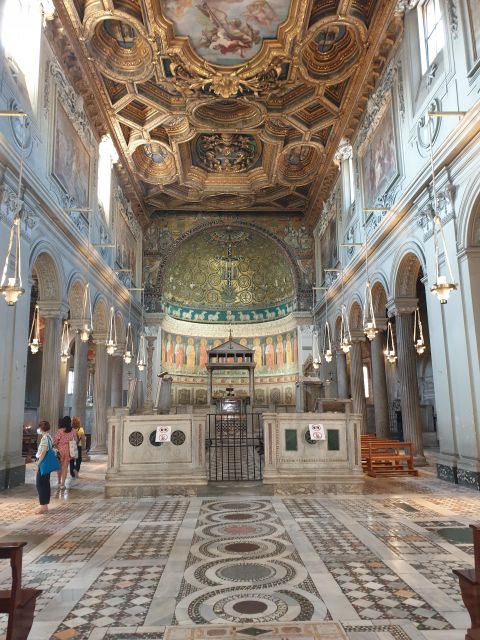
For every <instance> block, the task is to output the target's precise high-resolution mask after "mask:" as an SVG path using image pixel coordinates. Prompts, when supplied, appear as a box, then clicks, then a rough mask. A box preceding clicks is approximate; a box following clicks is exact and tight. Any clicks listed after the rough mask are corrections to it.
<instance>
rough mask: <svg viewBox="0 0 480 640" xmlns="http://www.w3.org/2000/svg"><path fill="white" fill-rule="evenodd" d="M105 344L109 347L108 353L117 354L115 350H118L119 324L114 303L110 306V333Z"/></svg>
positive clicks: (110, 354)
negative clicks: (117, 324) (116, 319)
mask: <svg viewBox="0 0 480 640" xmlns="http://www.w3.org/2000/svg"><path fill="white" fill-rule="evenodd" d="M105 345H106V347H107V353H108V355H109V356H113V355H115V351H116V350H117V326H116V324H115V307H114V306H113V305H112V306H111V307H110V316H109V321H108V333H107V339H106V341H105Z"/></svg>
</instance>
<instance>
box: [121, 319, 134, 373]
mask: <svg viewBox="0 0 480 640" xmlns="http://www.w3.org/2000/svg"><path fill="white" fill-rule="evenodd" d="M132 358H133V333H132V323H131V322H129V323H128V324H127V333H126V335H125V352H124V354H123V361H124V362H125V364H130V363H131V362H132Z"/></svg>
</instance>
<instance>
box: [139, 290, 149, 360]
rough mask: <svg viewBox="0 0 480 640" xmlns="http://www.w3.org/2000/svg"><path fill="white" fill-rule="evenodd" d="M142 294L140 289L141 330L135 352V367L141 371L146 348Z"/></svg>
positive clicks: (145, 357) (145, 358) (145, 356)
mask: <svg viewBox="0 0 480 640" xmlns="http://www.w3.org/2000/svg"><path fill="white" fill-rule="evenodd" d="M143 296H144V291H143V289H142V296H141V303H142V331H141V333H140V338H139V341H138V354H137V369H138V370H139V371H143V370H144V369H145V367H146V365H147V348H146V340H145V325H144V319H143Z"/></svg>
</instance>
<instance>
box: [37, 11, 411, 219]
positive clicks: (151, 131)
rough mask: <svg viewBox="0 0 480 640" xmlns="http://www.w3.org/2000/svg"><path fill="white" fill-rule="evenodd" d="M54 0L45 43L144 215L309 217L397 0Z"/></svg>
mask: <svg viewBox="0 0 480 640" xmlns="http://www.w3.org/2000/svg"><path fill="white" fill-rule="evenodd" d="M55 5H56V9H57V17H56V19H55V20H54V21H52V24H51V25H50V26H49V30H50V34H51V36H52V38H51V40H52V43H53V44H54V46H57V48H58V46H59V42H60V41H61V43H62V46H64V47H66V48H69V49H70V58H69V60H70V66H71V67H73V66H75V65H76V66H77V67H80V68H81V70H82V72H83V73H84V74H85V75H86V76H87V78H88V83H87V84H88V85H89V88H88V90H89V91H90V98H91V100H93V101H95V102H96V103H97V106H98V109H99V110H100V111H101V113H102V114H103V116H104V119H105V123H106V128H107V129H109V130H110V131H111V133H112V134H113V136H114V138H115V141H116V143H117V146H118V148H119V151H120V157H121V160H120V162H121V169H122V172H123V174H124V178H125V179H126V180H127V181H128V182H130V184H131V194H130V195H132V194H133V195H134V196H135V198H136V200H137V202H138V203H139V207H140V208H141V209H142V210H143V212H144V213H146V214H148V213H150V212H152V211H176V210H178V211H181V210H183V211H196V210H197V211H198V210H203V211H208V210H212V211H218V210H233V211H237V210H240V211H241V210H248V211H262V212H265V211H275V212H289V213H291V212H299V211H301V212H303V213H305V214H306V217H307V220H309V221H310V222H313V221H314V218H315V216H316V214H317V212H318V211H319V206H320V204H321V202H322V200H323V199H324V198H325V196H326V195H327V193H328V190H329V189H330V187H331V184H332V182H333V180H334V179H335V171H336V169H335V167H334V166H333V163H332V159H333V155H334V153H335V151H336V149H337V147H338V143H339V141H340V139H341V137H342V136H345V135H347V136H348V135H352V134H353V132H354V131H355V128H356V126H357V123H358V121H359V118H360V116H361V112H362V108H363V106H364V104H365V99H366V97H367V96H368V93H369V91H370V90H371V88H372V87H373V85H374V82H375V79H376V77H377V76H378V74H379V73H380V72H381V69H382V67H383V66H384V63H385V60H386V59H387V57H388V55H389V53H390V52H391V49H392V46H393V45H394V43H395V40H396V39H397V38H398V35H399V33H400V32H401V19H400V18H399V17H396V16H394V5H395V0H289V1H288V0H55ZM63 59H64V60H66V59H67V58H66V56H65V55H64V56H63ZM72 59H73V60H74V63H72Z"/></svg>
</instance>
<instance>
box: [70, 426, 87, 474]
mask: <svg viewBox="0 0 480 640" xmlns="http://www.w3.org/2000/svg"><path fill="white" fill-rule="evenodd" d="M72 428H73V432H74V434H75V437H76V439H77V457H76V458H71V459H70V475H71V476H72V478H78V476H79V475H80V465H81V464H82V451H83V447H84V445H85V429H84V428H83V427H82V423H81V422H80V418H79V417H78V416H74V417H73V418H72Z"/></svg>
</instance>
